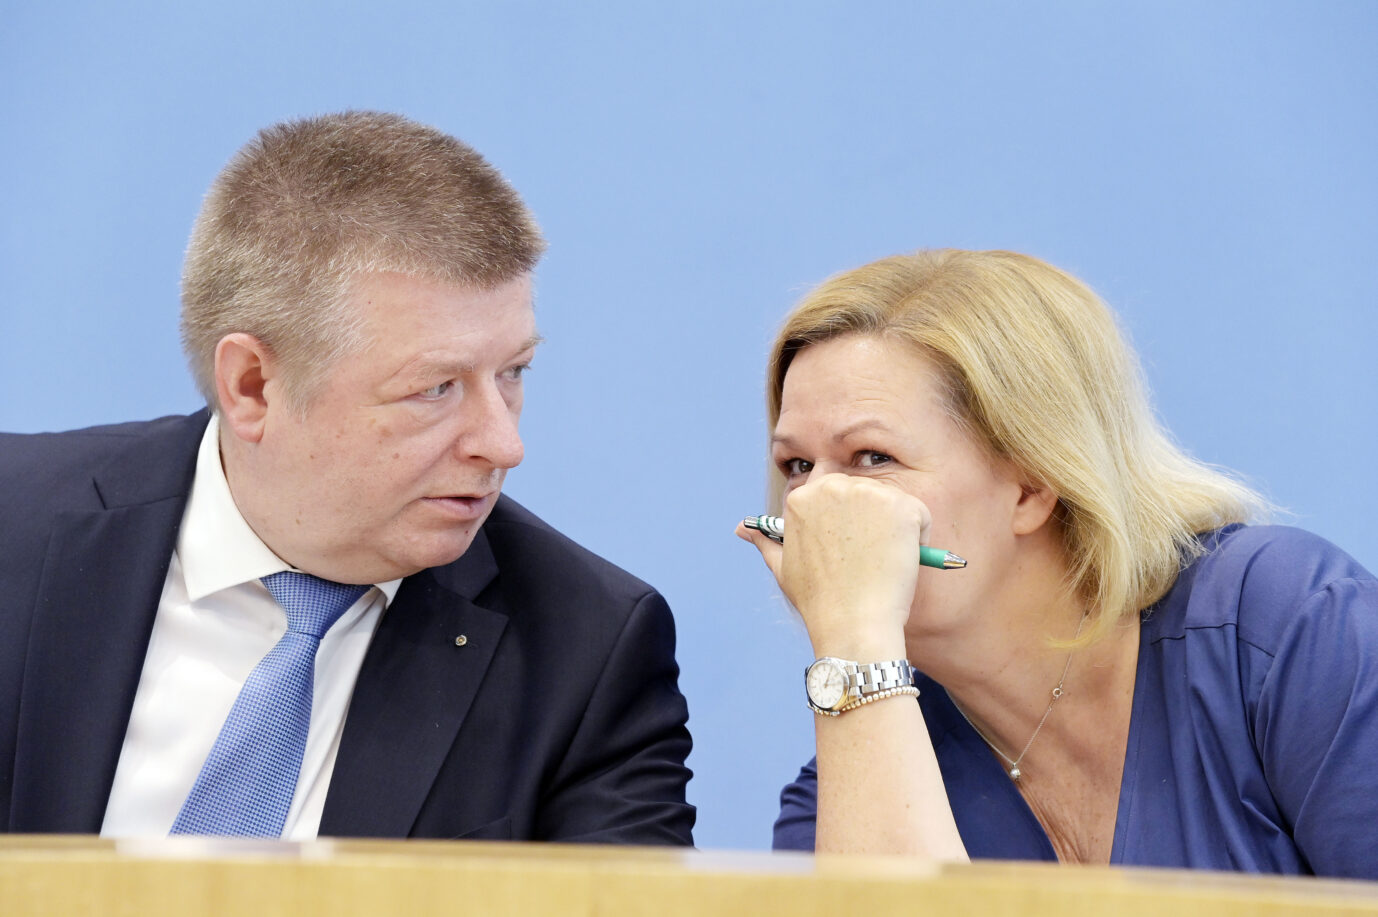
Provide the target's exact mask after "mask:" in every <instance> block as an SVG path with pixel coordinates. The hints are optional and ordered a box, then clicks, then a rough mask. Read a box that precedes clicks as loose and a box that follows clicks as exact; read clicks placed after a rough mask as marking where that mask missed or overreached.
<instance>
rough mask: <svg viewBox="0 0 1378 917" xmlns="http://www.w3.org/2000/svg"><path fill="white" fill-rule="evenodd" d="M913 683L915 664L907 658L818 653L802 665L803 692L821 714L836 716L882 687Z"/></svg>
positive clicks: (879, 691)
mask: <svg viewBox="0 0 1378 917" xmlns="http://www.w3.org/2000/svg"><path fill="white" fill-rule="evenodd" d="M913 686H914V667H913V666H911V665H910V664H909V660H907V659H894V660H891V661H890V662H853V661H851V660H850V659H838V658H837V657H836V656H820V657H819V658H817V659H815V660H814V661H813V663H812V664H810V665H809V667H808V668H806V669H804V693H805V696H806V697H807V699H808V702H809V709H810V710H812V711H813V712H814V713H817V714H820V715H822V716H837V715H838V714H839V713H841V712H842V711H843V710H844V709H849V708H851V707H853V706H856V705H859V704H863V703H865V702H866V700H867V698H869V697H871V696H873V695H876V694H879V693H881V692H882V691H895V690H896V689H897V688H912V687H913ZM905 693H907V694H913V693H915V692H913V691H906V692H905Z"/></svg>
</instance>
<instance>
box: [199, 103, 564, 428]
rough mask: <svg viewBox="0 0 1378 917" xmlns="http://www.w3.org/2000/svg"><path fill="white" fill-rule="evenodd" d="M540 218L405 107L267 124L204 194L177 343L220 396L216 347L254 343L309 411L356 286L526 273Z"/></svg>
mask: <svg viewBox="0 0 1378 917" xmlns="http://www.w3.org/2000/svg"><path fill="white" fill-rule="evenodd" d="M544 250H545V242H544V240H543V239H542V238H541V232H540V229H539V227H538V226H537V225H536V221H535V219H534V218H533V217H532V215H531V213H530V212H529V211H528V210H527V208H526V205H525V204H523V203H522V200H521V198H520V197H519V196H518V195H517V192H516V191H515V190H514V189H513V188H512V186H511V185H509V184H508V183H507V181H506V180H505V179H504V178H503V177H502V175H501V174H499V172H498V171H497V170H496V169H495V168H493V167H492V166H491V165H489V164H488V163H487V162H486V161H485V160H484V159H483V157H482V156H480V155H479V154H478V153H477V152H475V151H474V150H473V149H472V148H471V147H469V146H467V145H465V144H464V143H461V142H460V141H459V140H457V139H455V138H454V137H451V136H449V135H448V134H444V133H442V132H440V131H438V130H436V129H435V128H432V127H428V126H426V125H424V124H419V123H417V122H415V121H411V120H409V119H407V118H404V117H401V116H400V115H392V114H384V113H379V112H345V113H342V114H334V115H325V116H321V117H315V118H306V119H302V120H297V121H288V122H284V123H282V124H277V125H274V126H272V127H268V128H265V129H264V130H262V131H260V132H259V134H258V136H257V137H255V138H254V139H253V140H252V141H250V142H249V143H248V144H247V145H246V146H245V147H244V148H243V149H241V150H240V151H239V152H238V154H236V155H235V157H234V158H233V159H232V160H231V161H230V163H229V165H227V166H226V167H225V168H224V170H223V171H221V173H220V175H219V176H217V178H216V179H215V182H214V183H213V184H212V185H211V188H210V191H209V192H207V194H206V199H205V202H204V203H203V205H202V207H201V212H200V215H199V216H198V217H197V220H196V225H195V228H194V229H193V231H192V235H191V242H190V244H189V246H188V249H187V257H186V263H185V265H184V267H183V271H182V345H183V348H184V350H185V351H186V354H187V359H188V361H189V362H190V364H191V371H192V374H193V376H194V377H195V380H196V385H197V387H198V388H199V389H200V391H201V394H202V395H203V396H204V397H205V399H206V401H207V403H208V404H210V405H211V406H212V407H214V406H215V404H216V401H217V398H216V386H215V349H216V346H217V345H218V344H219V343H220V340H221V339H222V338H224V337H225V335H227V334H232V333H234V332H244V333H247V334H251V335H253V336H254V337H256V338H258V339H259V340H261V341H262V342H263V343H264V344H265V345H266V346H267V347H268V348H269V349H270V351H271V352H272V353H273V354H274V355H275V356H276V357H277V358H278V359H279V360H280V362H281V364H282V366H283V370H284V373H285V376H286V379H287V382H288V385H287V392H288V397H289V398H290V399H291V400H292V401H293V403H294V404H295V405H296V406H297V407H298V408H304V407H305V405H306V403H307V402H308V401H309V400H310V398H311V397H312V396H313V395H314V394H315V392H316V390H317V388H318V386H319V384H320V382H321V380H322V379H323V377H324V375H325V373H326V372H327V371H328V370H329V369H330V368H331V367H332V366H333V365H334V364H335V362H336V361H337V360H338V359H339V358H340V357H342V356H343V355H345V354H347V353H349V352H351V351H353V350H355V349H357V348H358V347H359V345H360V343H361V342H360V340H359V335H360V331H359V316H357V315H355V314H353V312H352V311H351V310H350V309H349V308H348V304H349V294H350V287H351V282H352V281H353V279H354V278H355V277H356V276H358V275H360V274H363V273H371V272H377V271H395V272H398V273H402V274H407V275H411V276H417V277H423V278H427V279H430V280H435V281H439V282H442V283H449V284H455V285H462V286H467V287H472V288H478V289H491V288H493V287H496V286H499V285H501V284H503V283H505V282H507V281H510V280H513V279H515V278H517V277H518V276H521V275H522V274H525V273H528V272H529V271H531V270H532V269H533V268H534V267H535V266H536V262H537V261H538V260H539V259H540V256H541V253H542V252H543V251H544Z"/></svg>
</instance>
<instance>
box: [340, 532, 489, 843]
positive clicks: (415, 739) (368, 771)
mask: <svg viewBox="0 0 1378 917" xmlns="http://www.w3.org/2000/svg"><path fill="white" fill-rule="evenodd" d="M496 574H497V564H496V562H495V561H494V559H493V554H492V551H491V550H490V549H489V546H488V541H487V537H486V536H485V535H484V533H483V531H482V530H480V532H479V535H478V537H477V538H475V539H474V543H473V544H472V545H470V547H469V550H468V551H466V552H465V553H464V556H463V557H461V558H460V559H459V560H458V561H456V562H455V563H453V564H451V565H449V566H448V567H442V568H438V569H435V570H426V571H423V572H421V573H418V574H416V575H415V576H411V577H408V578H407V579H406V580H404V581H403V583H402V588H401V589H400V590H398V593H397V596H396V598H395V599H394V600H393V602H392V605H391V606H389V608H388V610H387V613H386V614H384V615H383V620H382V621H381V622H380V623H379V625H378V631H377V633H376V634H375V635H374V637H373V642H372V643H371V644H370V645H369V649H368V654H367V655H366V656H365V657H364V664H363V667H362V668H361V669H360V671H359V679H358V682H357V683H356V684H355V687H354V695H353V698H352V700H351V701H350V707H349V714H348V717H347V719H346V721H345V728H344V735H343V737H342V738H341V741H340V751H339V755H338V756H337V758H336V760H335V770H334V773H333V775H332V776H331V780H330V791H329V793H328V794H327V796H326V801H325V810H324V812H323V813H322V816H321V827H320V834H321V835H322V836H354V837H406V836H408V835H409V834H410V833H411V828H412V825H413V823H414V822H415V821H416V817H417V814H418V813H419V812H420V810H421V806H422V804H423V803H424V802H425V800H426V796H427V794H428V793H429V792H430V789H431V786H432V784H434V782H435V778H436V776H437V774H438V773H439V772H440V768H441V767H442V765H444V763H445V760H446V757H447V756H448V754H449V751H450V747H451V746H452V745H453V744H454V741H455V736H456V734H457V733H458V732H459V728H460V725H461V724H462V723H463V722H464V718H465V716H466V715H467V714H468V712H469V708H470V706H471V705H472V704H473V701H474V697H475V696H476V695H477V693H478V689H479V685H480V684H481V683H482V681H483V676H484V673H485V672H487V670H488V666H489V664H490V663H491V662H492V660H493V654H494V652H495V651H496V649H497V645H498V640H499V638H500V637H501V636H502V633H503V630H504V629H505V628H506V627H507V616H506V615H504V614H502V613H500V612H496V611H491V610H489V609H486V608H480V607H479V606H478V605H475V604H474V603H473V601H472V600H471V598H470V597H472V596H476V595H478V594H479V593H480V592H481V591H482V589H483V587H484V586H485V585H487V583H488V582H489V581H491V580H492V578H493V577H494V576H495V575H496ZM461 634H462V635H463V636H464V637H465V640H464V643H463V645H462V646H457V645H456V642H455V640H456V637H458V636H460V635H461Z"/></svg>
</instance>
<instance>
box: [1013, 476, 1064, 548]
mask: <svg viewBox="0 0 1378 917" xmlns="http://www.w3.org/2000/svg"><path fill="white" fill-rule="evenodd" d="M1057 500H1058V496H1057V494H1056V493H1055V492H1054V491H1053V489H1052V488H1051V487H1049V486H1048V485H1047V484H1041V483H1038V482H1035V481H1025V482H1024V483H1023V484H1021V485H1020V488H1019V501H1018V502H1017V503H1016V504H1015V507H1014V518H1013V520H1012V521H1013V523H1014V533H1015V534H1016V535H1030V534H1032V533H1034V532H1036V531H1038V530H1039V529H1040V528H1042V527H1043V525H1044V524H1045V523H1046V522H1047V521H1048V519H1049V518H1050V517H1051V516H1052V515H1053V510H1054V508H1056V506H1057Z"/></svg>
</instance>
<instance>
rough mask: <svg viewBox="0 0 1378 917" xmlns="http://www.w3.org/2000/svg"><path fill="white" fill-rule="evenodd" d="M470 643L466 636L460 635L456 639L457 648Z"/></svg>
mask: <svg viewBox="0 0 1378 917" xmlns="http://www.w3.org/2000/svg"><path fill="white" fill-rule="evenodd" d="M468 642H469V638H468V637H466V636H464V635H463V634H460V635H459V636H458V637H455V646H463V645H464V644H466V643H468Z"/></svg>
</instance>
